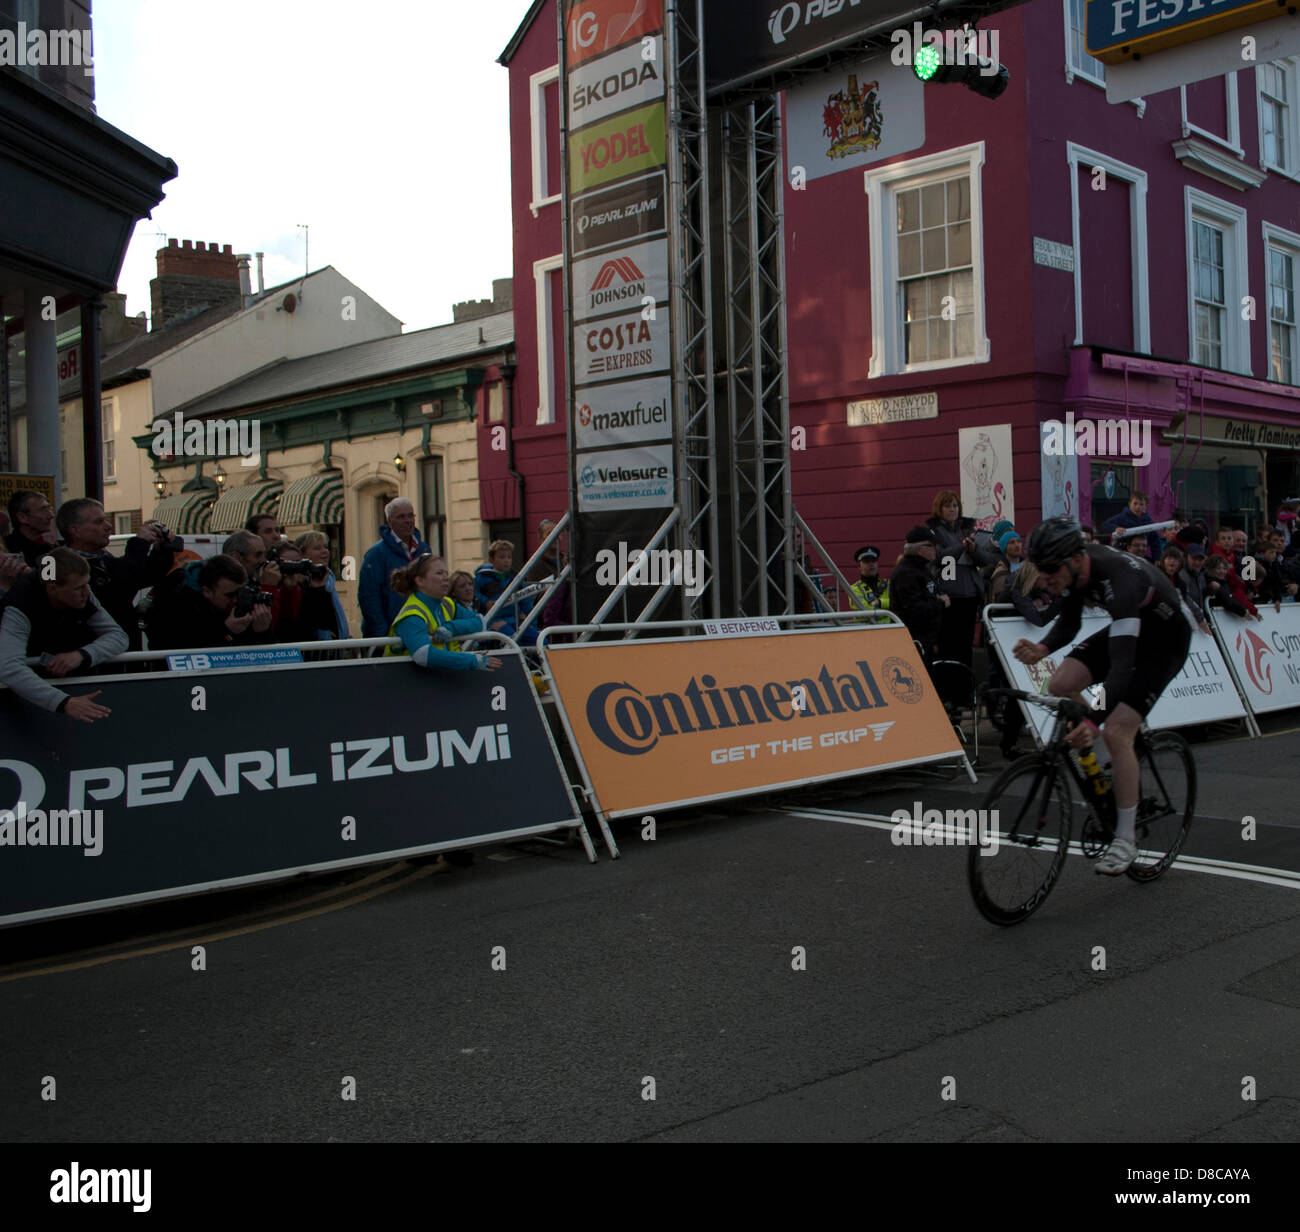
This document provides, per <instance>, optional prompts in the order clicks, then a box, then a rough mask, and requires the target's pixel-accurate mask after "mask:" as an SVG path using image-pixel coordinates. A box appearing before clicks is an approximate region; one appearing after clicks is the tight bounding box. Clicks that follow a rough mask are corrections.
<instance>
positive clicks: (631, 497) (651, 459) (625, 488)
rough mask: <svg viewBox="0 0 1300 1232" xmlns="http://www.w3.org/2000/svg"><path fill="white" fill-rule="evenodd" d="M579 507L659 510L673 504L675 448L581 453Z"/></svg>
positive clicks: (659, 446)
mask: <svg viewBox="0 0 1300 1232" xmlns="http://www.w3.org/2000/svg"><path fill="white" fill-rule="evenodd" d="M577 465H578V508H579V509H580V510H606V509H609V510H614V509H658V508H660V507H661V506H663V505H671V504H672V503H673V447H672V446H671V445H647V446H645V447H644V448H641V449H611V450H606V451H605V452H603V453H580V454H578V461H577Z"/></svg>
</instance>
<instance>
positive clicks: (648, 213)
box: [569, 171, 667, 253]
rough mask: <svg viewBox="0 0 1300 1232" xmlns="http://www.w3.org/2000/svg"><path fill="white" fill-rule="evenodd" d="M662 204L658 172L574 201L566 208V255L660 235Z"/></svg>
mask: <svg viewBox="0 0 1300 1232" xmlns="http://www.w3.org/2000/svg"><path fill="white" fill-rule="evenodd" d="M666 200H667V189H666V187H665V178H664V173H663V172H662V171H658V172H656V173H655V174H653V175H649V176H646V177H645V178H644V179H639V180H631V181H629V182H628V183H626V184H615V185H614V186H613V187H612V188H603V189H601V190H600V192H594V193H590V194H588V195H587V196H585V197H580V198H578V200H576V201H574V203H573V205H572V206H571V207H570V214H571V215H572V236H571V238H570V241H569V249H570V251H572V252H574V253H583V252H590V251H591V250H592V249H594V248H605V247H607V246H609V245H612V244H622V243H625V242H626V241H628V240H634V239H637V238H638V237H639V236H643V235H653V234H655V233H656V232H658V231H662V230H663V229H664V228H665V226H666V225H667V208H666Z"/></svg>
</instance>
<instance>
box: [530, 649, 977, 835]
mask: <svg viewBox="0 0 1300 1232" xmlns="http://www.w3.org/2000/svg"><path fill="white" fill-rule="evenodd" d="M546 655H547V663H548V665H549V667H550V670H551V673H552V675H553V677H554V680H555V687H556V693H557V695H558V700H559V703H560V707H561V713H562V715H563V717H564V721H565V725H566V729H567V730H568V732H569V738H570V741H571V743H572V744H573V747H574V749H575V750H576V751H577V753H578V756H579V757H580V758H581V760H582V763H583V765H584V766H585V768H586V771H587V774H588V776H589V778H590V781H591V785H592V787H593V788H594V790H595V793H596V797H597V800H598V802H599V805H600V808H601V809H602V810H603V811H604V812H605V813H607V814H609V815H611V816H618V815H621V814H627V813H637V812H641V811H643V810H649V809H654V808H663V807H668V806H671V805H679V804H689V803H692V802H695V801H701V800H716V799H721V798H724V797H727V796H737V795H745V794H747V793H751V792H757V791H768V790H770V789H772V788H776V787H790V786H797V785H799V784H803V783H808V782H814V781H817V780H821V779H831V778H838V777H842V776H845V775H851V774H864V773H866V772H868V771H873V770H884V769H889V768H892V767H895V766H906V765H913V764H915V763H918V762H926V761H936V760H941V759H952V758H954V757H960V756H961V746H960V744H959V742H958V739H957V736H956V734H955V732H954V731H953V729H952V725H951V724H950V723H949V722H948V719H947V716H946V715H945V713H944V709H943V703H942V702H941V701H940V700H939V698H938V696H937V695H936V693H935V691H934V686H933V685H932V684H931V683H930V678H929V677H928V676H927V675H926V672H925V669H924V667H923V666H922V665H921V661H920V659H919V657H918V656H917V654H916V648H915V646H914V645H913V644H912V639H911V638H910V637H909V636H908V634H907V632H906V630H904V629H902V628H900V627H898V626H876V627H870V628H864V627H853V628H844V629H831V630H822V629H818V630H816V631H806V632H805V631H801V630H791V631H789V632H785V633H778V634H769V635H765V636H760V637H730V638H718V637H711V638H699V639H694V638H691V639H687V638H675V639H670V640H663V641H640V642H630V641H629V642H614V643H599V644H594V645H593V644H590V643H584V644H581V645H572V646H562V645H552V646H550V647H548V649H547V652H546Z"/></svg>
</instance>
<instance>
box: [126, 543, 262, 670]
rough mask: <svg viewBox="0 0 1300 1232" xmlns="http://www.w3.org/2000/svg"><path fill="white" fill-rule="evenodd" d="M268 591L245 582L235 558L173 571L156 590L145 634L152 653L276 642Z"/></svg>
mask: <svg viewBox="0 0 1300 1232" xmlns="http://www.w3.org/2000/svg"><path fill="white" fill-rule="evenodd" d="M273 598H274V596H273V595H271V594H270V593H269V592H267V591H264V590H261V589H259V588H258V586H257V585H256V584H255V583H250V582H249V581H248V574H247V572H246V571H245V569H244V566H243V565H242V564H241V563H240V562H239V561H238V560H236V559H235V558H234V557H233V556H229V555H225V554H223V555H220V556H212V557H210V558H209V559H207V560H204V561H197V560H196V561H191V562H190V563H189V564H188V565H185V566H184V567H183V568H180V569H176V570H174V571H173V572H172V573H171V574H170V575H169V576H168V578H167V581H166V582H165V583H164V584H163V585H161V586H158V587H156V588H155V590H154V604H153V609H152V611H151V612H150V613H149V622H148V625H147V631H148V634H149V648H150V649H151V650H204V649H207V648H209V647H220V646H260V645H266V644H267V643H269V642H272V641H274V640H275V639H274V637H273V636H272V632H271V624H272V614H271V601H272V599H273Z"/></svg>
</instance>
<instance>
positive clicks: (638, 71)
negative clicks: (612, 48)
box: [569, 35, 664, 128]
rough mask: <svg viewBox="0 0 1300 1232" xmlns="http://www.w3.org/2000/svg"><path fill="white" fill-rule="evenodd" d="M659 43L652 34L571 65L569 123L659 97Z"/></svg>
mask: <svg viewBox="0 0 1300 1232" xmlns="http://www.w3.org/2000/svg"><path fill="white" fill-rule="evenodd" d="M663 43H664V41H663V38H662V37H661V36H659V35H656V36H655V37H654V38H646V39H643V40H642V41H641V42H639V43H633V44H632V46H630V47H624V48H623V49H622V50H621V51H616V52H614V53H613V54H611V55H608V56H601V57H600V59H599V60H592V61H591V62H590V63H588V64H584V65H583V66H582V67H581V68H575V69H574V70H573V71H572V72H571V73H570V74H569V126H570V127H571V128H579V127H581V126H582V125H584V124H594V123H595V122H596V121H597V120H603V119H604V118H605V117H606V116H609V115H613V114H614V112H616V111H623V110H625V109H626V108H628V107H635V106H637V105H638V104H639V103H649V102H652V101H653V100H655V99H657V98H663V95H664V78H663Z"/></svg>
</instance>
